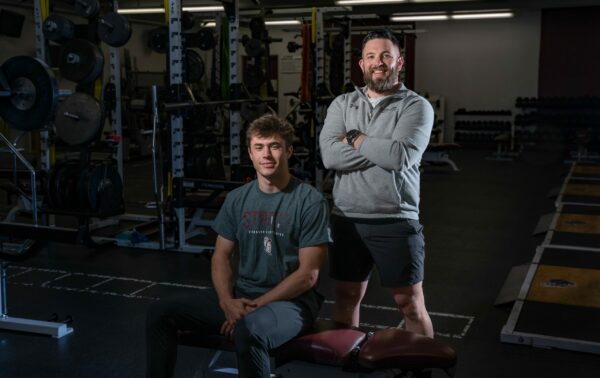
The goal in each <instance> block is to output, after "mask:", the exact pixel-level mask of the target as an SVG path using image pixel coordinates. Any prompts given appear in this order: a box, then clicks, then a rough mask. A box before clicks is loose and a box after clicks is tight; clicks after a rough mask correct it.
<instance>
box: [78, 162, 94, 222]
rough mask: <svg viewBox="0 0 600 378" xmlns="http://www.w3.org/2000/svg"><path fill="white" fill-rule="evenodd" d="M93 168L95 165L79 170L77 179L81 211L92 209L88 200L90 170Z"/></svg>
mask: <svg viewBox="0 0 600 378" xmlns="http://www.w3.org/2000/svg"><path fill="white" fill-rule="evenodd" d="M93 168H94V166H92V165H88V166H85V167H83V168H82V169H81V170H80V171H79V179H78V180H77V202H78V203H79V206H78V208H79V209H80V210H81V211H91V209H90V203H89V200H88V181H89V177H90V172H91V170H92V169H93Z"/></svg>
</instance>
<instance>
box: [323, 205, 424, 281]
mask: <svg viewBox="0 0 600 378" xmlns="http://www.w3.org/2000/svg"><path fill="white" fill-rule="evenodd" d="M331 231H332V237H333V245H332V247H331V248H330V250H329V275H330V276H331V278H333V279H336V280H339V281H349V282H364V281H367V280H368V279H369V277H370V275H371V271H372V269H373V264H375V266H376V267H377V271H378V273H379V277H380V279H381V286H383V287H389V288H396V287H404V286H410V285H414V284H416V283H418V282H421V281H423V276H424V262H425V239H424V237H423V226H422V225H421V223H419V221H418V220H414V219H403V218H386V219H358V218H347V217H341V216H338V215H332V216H331Z"/></svg>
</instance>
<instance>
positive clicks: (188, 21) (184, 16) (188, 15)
mask: <svg viewBox="0 0 600 378" xmlns="http://www.w3.org/2000/svg"><path fill="white" fill-rule="evenodd" d="M195 22H196V19H195V17H194V14H193V13H192V12H182V13H181V29H183V30H190V29H191V28H193V27H194V24H195Z"/></svg>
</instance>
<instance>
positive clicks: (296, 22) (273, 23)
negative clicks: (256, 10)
mask: <svg viewBox="0 0 600 378" xmlns="http://www.w3.org/2000/svg"><path fill="white" fill-rule="evenodd" d="M300 24H302V22H300V20H265V25H267V26H278V25H300Z"/></svg>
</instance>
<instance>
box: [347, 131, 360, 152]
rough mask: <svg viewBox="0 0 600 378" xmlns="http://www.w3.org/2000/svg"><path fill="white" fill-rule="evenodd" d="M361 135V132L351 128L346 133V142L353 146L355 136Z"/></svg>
mask: <svg viewBox="0 0 600 378" xmlns="http://www.w3.org/2000/svg"><path fill="white" fill-rule="evenodd" d="M361 135H362V133H361V132H360V131H359V130H356V129H352V130H350V131H348V132H347V133H346V140H347V141H348V144H349V145H350V146H352V148H354V142H355V141H356V138H358V137H359V136H361Z"/></svg>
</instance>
